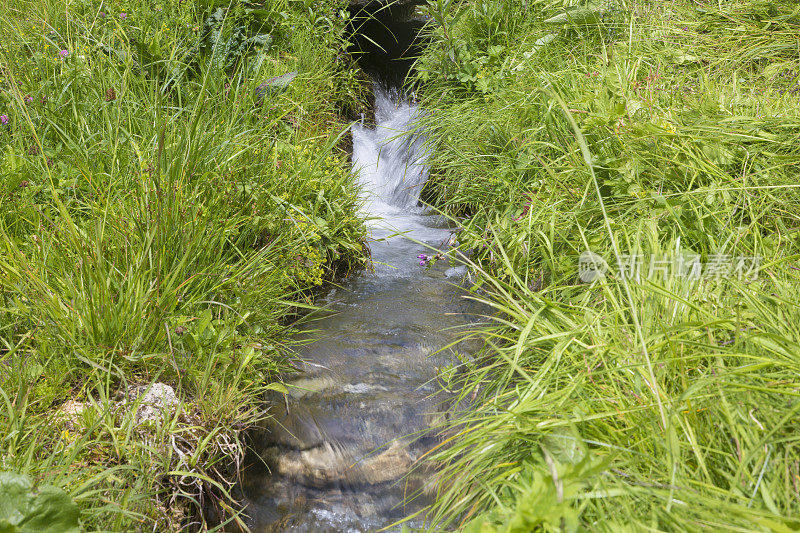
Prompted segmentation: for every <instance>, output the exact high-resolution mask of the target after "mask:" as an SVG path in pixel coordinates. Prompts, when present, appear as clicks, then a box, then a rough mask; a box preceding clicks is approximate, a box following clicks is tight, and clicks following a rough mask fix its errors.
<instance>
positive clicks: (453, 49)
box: [417, 1, 800, 531]
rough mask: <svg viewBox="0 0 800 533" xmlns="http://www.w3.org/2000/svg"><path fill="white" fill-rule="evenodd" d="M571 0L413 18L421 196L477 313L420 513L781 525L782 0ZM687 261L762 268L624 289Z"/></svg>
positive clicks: (788, 140)
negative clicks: (592, 271)
mask: <svg viewBox="0 0 800 533" xmlns="http://www.w3.org/2000/svg"><path fill="white" fill-rule="evenodd" d="M572 4H573V5H574V6H575V7H573V8H569V9H567V10H566V11H565V10H564V8H563V7H556V6H553V5H551V4H549V3H546V2H515V1H507V2H492V3H489V2H476V3H470V4H456V3H451V2H445V1H442V2H435V3H433V4H431V7H430V8H429V9H430V10H431V11H432V12H433V14H434V18H435V19H436V21H437V23H438V24H435V25H433V26H432V27H431V34H432V35H431V36H432V44H431V46H430V47H429V48H428V50H427V51H426V53H425V54H424V55H423V57H422V58H421V59H420V61H419V62H418V64H417V73H418V74H417V83H418V84H419V85H420V88H421V91H422V93H423V94H424V95H425V97H424V101H423V106H424V107H426V108H427V110H428V111H429V112H428V114H427V115H426V117H428V119H423V122H424V124H423V125H422V127H424V128H425V129H426V130H427V131H429V132H430V136H431V153H432V178H431V182H430V184H429V187H428V190H427V193H428V195H429V198H430V199H431V201H433V202H434V203H436V204H438V205H440V206H442V208H443V209H445V210H447V211H449V212H450V213H452V214H454V215H457V216H462V217H464V223H463V225H464V231H463V232H462V233H461V238H460V242H461V245H462V246H463V248H464V250H465V251H466V250H470V251H471V252H472V257H473V260H474V262H475V268H476V269H478V270H479V272H480V274H481V276H480V280H479V282H478V286H479V287H480V288H481V289H483V290H484V291H485V292H484V293H483V294H484V295H483V296H480V298H481V299H483V300H485V301H486V303H488V304H489V305H492V306H493V307H494V308H495V310H496V317H495V320H496V326H495V327H493V328H491V329H487V330H486V331H484V332H483V334H484V335H485V337H486V339H487V349H486V351H485V353H484V354H482V356H481V357H479V358H477V359H476V360H475V361H474V362H473V363H471V364H469V365H467V366H466V368H464V372H463V374H462V377H461V378H459V379H460V381H459V382H458V385H459V386H460V387H461V390H462V395H461V396H462V398H464V399H471V400H472V405H473V408H472V409H471V410H469V411H468V412H465V413H463V414H462V415H461V416H460V417H458V418H457V419H456V420H455V421H454V422H453V423H452V424H450V425H449V426H448V427H447V428H446V430H447V431H448V434H450V435H452V436H453V437H452V439H451V440H449V441H448V444H447V445H446V446H443V447H442V448H441V449H440V450H438V451H437V452H436V453H435V454H432V459H433V460H435V461H438V462H439V463H440V464H441V465H442V470H441V477H440V484H439V490H440V492H439V494H438V499H437V502H436V504H435V505H434V507H433V509H432V511H431V519H432V524H433V527H442V526H454V525H457V524H460V525H468V526H467V529H469V530H474V531H494V530H498V531H531V530H539V529H541V530H549V529H559V528H566V529H567V530H582V529H586V530H609V531H619V530H621V529H623V528H630V529H633V530H641V529H647V530H696V529H711V528H722V529H725V530H742V531H749V530H753V529H757V530H764V531H767V530H780V529H781V528H794V527H797V523H796V521H795V519H794V517H795V516H797V514H798V505H800V496H799V495H798V494H800V493H799V492H798V484H799V483H800V478H798V474H797V473H796V469H797V465H798V464H800V463H798V457H797V444H798V436H797V435H798V433H797V428H796V424H795V422H794V420H795V419H796V414H797V411H798V409H800V404H798V400H797V392H796V385H797V361H798V359H797V357H798V354H799V353H800V351H798V337H797V333H796V328H794V327H793V325H792V324H794V323H796V321H797V313H798V305H797V302H798V285H797V282H798V271H797V270H796V268H795V265H796V262H797V257H798V254H800V249H799V248H798V239H797V231H798V230H797V228H798V218H797V206H798V200H800V196H799V195H798V193H800V191H798V185H797V175H798V172H797V165H798V161H800V158H798V155H800V154H798V151H797V146H798V144H797V138H798V134H800V120H799V118H798V111H800V105H799V102H798V98H797V92H798V89H797V87H798V85H797V82H798V79H797V76H798V72H800V71H799V70H798V64H797V58H798V52H799V51H800V49H798V47H797V46H798V45H797V42H796V39H795V37H794V36H796V30H797V25H798V24H799V23H800V19H798V12H797V10H796V6H794V5H793V4H791V3H781V2H771V3H769V2H756V1H752V2H749V1H742V2H727V3H723V4H720V3H716V2H714V3H711V2H693V3H688V2H686V3H684V2H670V3H662V2H615V3H606V4H603V5H602V6H599V7H598V5H596V4H594V5H588V6H586V5H582V4H581V5H579V3H578V2H575V3H572ZM586 249H590V250H592V251H594V252H596V253H598V254H600V255H601V256H603V257H604V258H605V259H606V260H607V261H608V263H609V264H610V265H611V267H612V270H611V272H609V274H608V275H607V276H606V277H605V278H603V279H602V280H601V281H598V282H595V283H594V284H593V285H587V284H582V283H580V281H579V280H578V278H577V273H578V256H579V254H580V253H581V252H583V251H584V250H586ZM621 254H634V255H635V254H640V255H641V256H642V258H643V260H644V261H645V263H644V266H643V279H642V280H641V281H640V282H635V281H633V280H625V279H623V278H622V277H621V276H620V275H619V271H618V269H617V268H616V266H617V261H616V259H617V257H618V256H619V255H621ZM688 254H697V255H699V257H700V258H701V260H702V261H703V262H704V263H705V264H706V265H708V264H709V263H710V262H712V261H713V260H714V258H715V257H720V256H719V255H718V254H728V255H730V256H731V257H753V256H758V257H760V258H761V262H762V265H763V269H762V270H761V272H760V275H759V277H758V279H757V280H752V281H747V280H744V279H741V280H740V279H736V276H732V277H731V278H729V277H728V276H713V275H709V276H701V279H696V280H692V279H689V278H687V277H684V276H678V275H675V273H674V271H673V272H672V273H671V274H670V275H668V276H663V275H660V274H659V273H658V271H656V273H655V275H653V276H651V277H650V278H649V279H644V278H647V271H648V263H647V261H649V260H650V259H651V258H656V259H659V258H662V257H670V258H676V257H686V256H688ZM454 385H455V384H453V386H454Z"/></svg>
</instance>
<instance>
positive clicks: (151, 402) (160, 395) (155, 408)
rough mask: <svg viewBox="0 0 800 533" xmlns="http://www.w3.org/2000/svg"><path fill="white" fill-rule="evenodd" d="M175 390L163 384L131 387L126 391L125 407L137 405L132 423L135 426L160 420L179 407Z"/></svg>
mask: <svg viewBox="0 0 800 533" xmlns="http://www.w3.org/2000/svg"><path fill="white" fill-rule="evenodd" d="M180 403H181V402H180V400H178V396H177V395H176V394H175V390H174V389H173V388H172V387H170V386H169V385H166V384H164V383H153V384H152V385H142V386H138V387H137V386H133V387H130V388H129V389H128V392H127V395H126V400H125V401H124V402H123V404H125V405H129V404H130V405H137V408H136V414H135V416H134V421H135V423H136V424H141V423H142V422H150V421H155V420H161V419H162V418H163V417H164V416H165V415H170V414H173V413H174V412H175V410H176V409H177V408H178V407H179V406H180Z"/></svg>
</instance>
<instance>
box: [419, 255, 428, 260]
mask: <svg viewBox="0 0 800 533" xmlns="http://www.w3.org/2000/svg"><path fill="white" fill-rule="evenodd" d="M417 259H422V260H423V261H425V260H427V259H428V256H427V255H425V254H419V255H418V256H417Z"/></svg>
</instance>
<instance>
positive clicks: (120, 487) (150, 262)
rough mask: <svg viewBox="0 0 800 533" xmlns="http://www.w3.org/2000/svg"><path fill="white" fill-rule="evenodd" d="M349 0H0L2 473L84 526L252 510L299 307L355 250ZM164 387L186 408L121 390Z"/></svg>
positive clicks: (353, 260)
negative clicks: (73, 411)
mask: <svg viewBox="0 0 800 533" xmlns="http://www.w3.org/2000/svg"><path fill="white" fill-rule="evenodd" d="M341 7H342V5H341V3H336V2H327V3H319V2H310V1H288V0H284V1H278V2H271V3H268V4H267V5H264V6H256V5H253V6H250V7H247V6H246V5H239V4H237V3H234V4H231V5H229V4H228V3H222V2H184V1H178V0H174V1H173V0H165V1H163V2H158V3H152V2H140V1H138V0H131V1H123V2H111V3H109V2H101V1H97V0H85V1H79V2H69V3H65V2H62V1H59V0H48V1H46V2H38V1H37V2H32V1H31V2H28V1H21V2H16V3H6V4H4V5H3V7H2V8H0V28H1V29H0V31H2V34H3V35H2V44H0V78H1V79H0V115H2V117H0V122H2V124H0V152H2V156H1V157H2V159H1V160H0V161H1V162H0V398H2V401H1V402H0V405H2V407H0V413H2V414H1V415H0V469H2V470H7V471H13V472H16V473H19V474H23V475H27V476H28V477H29V478H30V479H32V480H33V481H34V482H35V483H36V484H40V485H53V486H56V487H59V488H61V489H63V490H64V491H66V493H67V494H68V495H69V496H70V497H71V498H72V499H73V500H74V501H75V502H77V503H78V506H79V509H80V522H81V526H82V527H84V528H86V529H103V530H130V529H148V530H159V531H163V530H169V529H186V528H189V529H202V528H205V527H207V525H208V524H206V523H205V518H206V517H209V516H210V517H214V518H215V519H216V520H220V521H222V520H237V521H238V520H240V518H238V517H237V516H236V512H237V511H238V509H237V502H236V501H235V494H234V492H233V491H232V490H231V487H232V484H233V483H235V481H236V476H237V475H238V467H239V466H240V465H239V464H238V461H239V460H241V458H242V457H243V451H244V450H243V447H244V444H243V440H242V436H243V430H245V429H247V428H248V427H251V426H252V425H253V424H254V423H255V421H257V420H258V419H260V418H261V417H263V416H264V413H263V405H262V403H261V401H262V399H263V393H264V391H265V390H267V389H269V388H274V387H275V385H273V384H272V381H274V380H275V379H277V377H278V375H279V372H280V371H282V370H284V369H286V368H287V366H288V365H289V364H290V357H291V355H290V352H291V350H290V349H289V347H288V346H287V345H286V339H287V334H288V333H289V331H290V327H289V324H290V322H291V319H292V317H293V316H294V315H295V314H296V313H297V310H298V309H299V308H301V307H304V306H308V305H311V304H312V303H313V294H314V289H315V287H317V286H319V285H320V284H321V283H323V281H325V280H330V279H333V278H334V277H336V276H339V275H344V274H346V273H347V272H349V271H350V270H352V269H354V268H358V267H359V266H361V265H362V264H363V261H364V251H363V248H362V243H363V240H364V229H363V221H362V220H361V219H360V218H359V216H358V215H357V213H356V208H357V202H358V200H357V196H356V194H357V191H356V188H355V186H354V183H353V180H352V178H351V175H350V172H349V162H348V156H347V153H346V150H345V149H344V148H343V147H344V146H345V145H346V138H345V136H346V129H347V125H348V120H347V118H346V116H347V115H351V114H353V113H356V112H358V111H360V110H362V109H363V107H364V101H365V98H364V96H363V93H364V88H363V83H362V81H361V78H359V75H358V72H357V68H356V67H355V66H354V64H352V62H351V61H350V60H349V58H348V57H347V56H346V55H345V54H344V53H343V46H344V38H343V29H344V24H345V20H344V18H343V17H342V16H341V12H340V11H339V8H341ZM293 72H296V73H297V75H296V77H294V79H292V80H291V82H290V83H288V85H287V84H285V83H283V84H281V83H276V82H275V80H274V78H275V77H277V76H282V75H286V74H290V75H291V73H293ZM262 84H266V85H262ZM155 382H163V383H167V384H169V385H172V386H173V387H174V388H175V390H176V392H177V394H178V397H179V399H180V402H181V405H180V407H179V408H178V409H176V410H175V411H174V412H169V413H166V414H165V415H164V416H163V420H162V421H160V422H158V423H148V424H142V423H140V422H139V421H138V420H137V416H136V411H137V407H138V406H137V405H133V406H131V405H130V403H127V404H126V403H125V401H124V400H125V398H126V396H127V395H128V391H129V390H130V388H131V387H133V386H135V385H143V384H144V385H146V384H151V383H155ZM278 388H280V387H279V386H278ZM69 401H76V402H79V403H80V405H81V408H82V411H81V412H80V413H79V414H77V415H66V414H65V413H64V412H63V406H65V405H67V404H68V402H69ZM3 497H4V496H3V495H0V498H3ZM204 513H205V514H204ZM212 525H213V524H212Z"/></svg>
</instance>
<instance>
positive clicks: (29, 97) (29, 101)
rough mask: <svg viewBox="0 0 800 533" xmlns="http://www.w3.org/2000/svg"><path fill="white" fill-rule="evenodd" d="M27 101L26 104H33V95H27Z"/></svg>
mask: <svg viewBox="0 0 800 533" xmlns="http://www.w3.org/2000/svg"><path fill="white" fill-rule="evenodd" d="M25 103H26V104H32V103H33V96H31V95H27V96H26V97H25Z"/></svg>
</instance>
